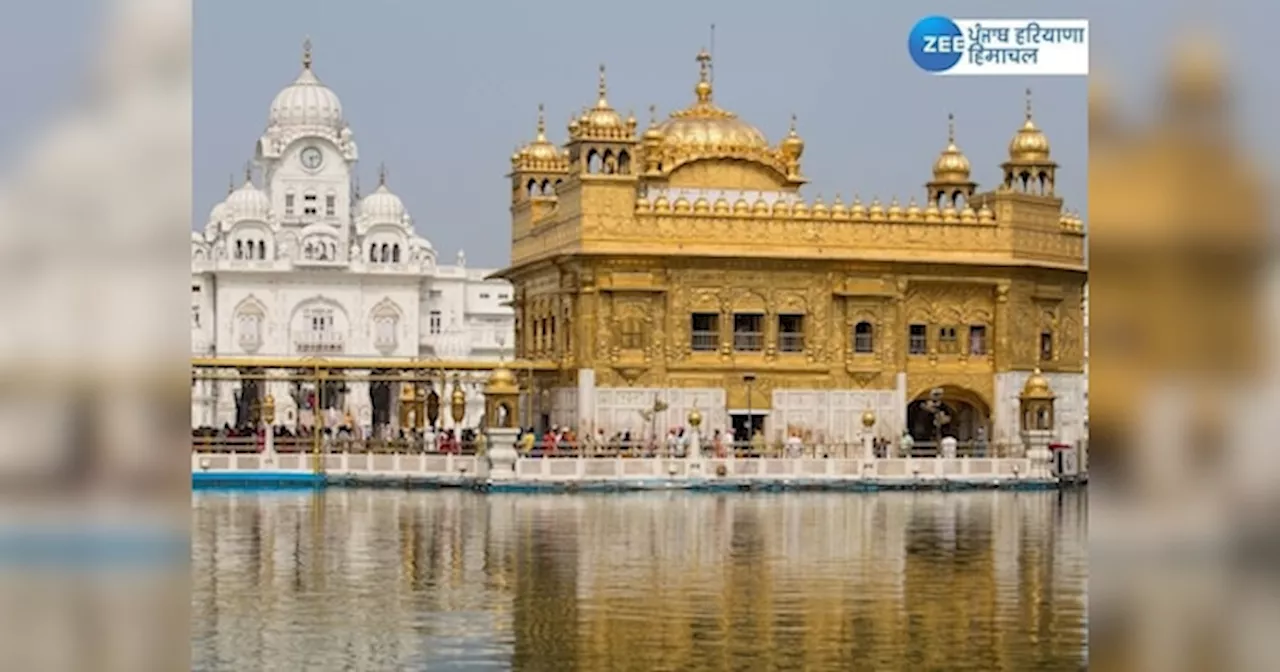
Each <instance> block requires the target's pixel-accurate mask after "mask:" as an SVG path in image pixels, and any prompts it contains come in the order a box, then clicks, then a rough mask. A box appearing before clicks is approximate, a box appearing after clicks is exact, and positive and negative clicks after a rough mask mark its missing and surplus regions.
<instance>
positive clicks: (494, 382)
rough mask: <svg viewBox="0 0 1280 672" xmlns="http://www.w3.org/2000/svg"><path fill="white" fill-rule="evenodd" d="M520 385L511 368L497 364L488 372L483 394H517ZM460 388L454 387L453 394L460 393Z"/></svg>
mask: <svg viewBox="0 0 1280 672" xmlns="http://www.w3.org/2000/svg"><path fill="white" fill-rule="evenodd" d="M519 391H520V387H519V386H518V385H517V384H516V377H515V375H514V374H512V373H511V369H508V368H507V367H506V366H504V365H502V364H499V365H498V368H496V369H494V370H493V373H491V374H489V380H488V381H487V382H486V383H485V386H484V393H485V394H518V393H519ZM461 393H462V390H458V389H455V390H454V395H455V396H457V395H460V394H461Z"/></svg>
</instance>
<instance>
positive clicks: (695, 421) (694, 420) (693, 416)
mask: <svg viewBox="0 0 1280 672" xmlns="http://www.w3.org/2000/svg"><path fill="white" fill-rule="evenodd" d="M688 420H689V426H690V427H692V428H694V429H697V428H698V425H701V424H702V413H699V412H698V409H696V408H695V409H693V410H692V411H689V418H688Z"/></svg>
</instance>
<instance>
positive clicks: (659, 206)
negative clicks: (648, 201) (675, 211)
mask: <svg viewBox="0 0 1280 672" xmlns="http://www.w3.org/2000/svg"><path fill="white" fill-rule="evenodd" d="M653 209H654V211H655V212H669V211H670V210H671V201H668V200H667V197H666V196H658V198H657V200H655V201H654V202H653Z"/></svg>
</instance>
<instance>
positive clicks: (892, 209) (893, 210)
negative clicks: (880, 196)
mask: <svg viewBox="0 0 1280 672" xmlns="http://www.w3.org/2000/svg"><path fill="white" fill-rule="evenodd" d="M911 204H912V205H915V201H912V202H911ZM886 214H888V215H889V221H891V222H896V221H898V220H900V219H902V206H901V205H898V197H897V196H894V197H893V199H892V200H890V201H889V212H888V213H886Z"/></svg>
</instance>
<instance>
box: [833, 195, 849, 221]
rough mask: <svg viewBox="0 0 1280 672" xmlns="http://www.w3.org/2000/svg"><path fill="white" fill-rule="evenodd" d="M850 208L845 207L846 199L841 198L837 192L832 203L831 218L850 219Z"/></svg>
mask: <svg viewBox="0 0 1280 672" xmlns="http://www.w3.org/2000/svg"><path fill="white" fill-rule="evenodd" d="M848 218H849V208H847V207H845V204H844V199H843V198H840V194H836V200H835V202H833V203H832V204H831V219H848Z"/></svg>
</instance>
